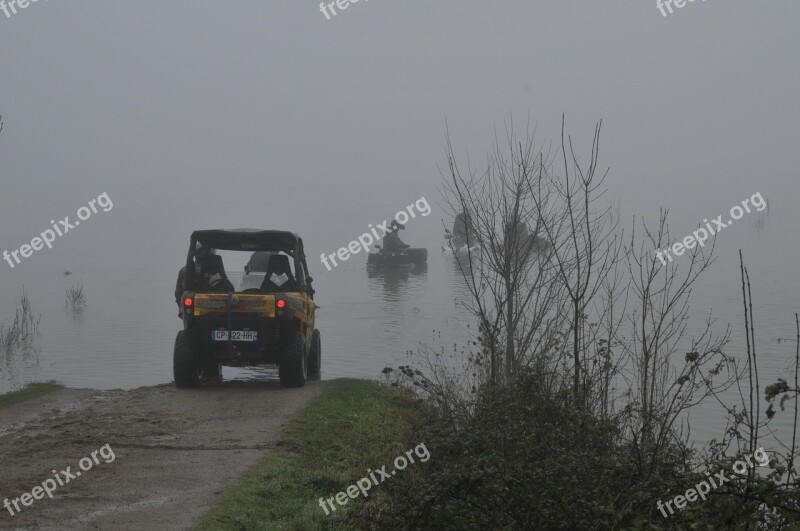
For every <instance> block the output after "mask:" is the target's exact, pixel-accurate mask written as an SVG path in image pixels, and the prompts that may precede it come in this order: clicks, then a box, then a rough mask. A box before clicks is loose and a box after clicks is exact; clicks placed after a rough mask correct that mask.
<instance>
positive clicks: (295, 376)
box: [278, 332, 308, 387]
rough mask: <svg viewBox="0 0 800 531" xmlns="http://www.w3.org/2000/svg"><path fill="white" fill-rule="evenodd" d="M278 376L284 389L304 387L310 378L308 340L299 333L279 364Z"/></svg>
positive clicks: (288, 346)
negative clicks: (307, 353)
mask: <svg viewBox="0 0 800 531" xmlns="http://www.w3.org/2000/svg"><path fill="white" fill-rule="evenodd" d="M278 376H280V379H281V385H282V386H283V387H303V386H304V385H305V384H306V378H307V377H308V364H307V359H306V339H305V337H303V333H302V332H297V335H296V336H295V339H294V340H293V341H292V342H291V343H290V344H289V345H287V346H286V348H285V349H284V351H283V353H282V354H281V360H280V363H279V364H278Z"/></svg>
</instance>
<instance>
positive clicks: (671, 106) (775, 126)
mask: <svg viewBox="0 0 800 531" xmlns="http://www.w3.org/2000/svg"><path fill="white" fill-rule="evenodd" d="M798 20H800V4H798V3H797V2H790V1H788V0H782V1H776V0H773V1H771V2H756V1H743V0H733V1H732V0H725V1H724V2H723V1H722V0H708V1H706V2H699V1H698V2H694V3H693V4H687V6H686V7H684V8H682V9H679V10H677V11H676V12H675V13H674V14H672V15H670V16H668V17H666V18H665V17H663V16H662V15H661V13H660V12H659V11H658V9H656V7H655V1H654V0H653V1H650V0H640V1H636V2H634V1H632V0H626V1H614V2H612V1H610V0H609V1H596V0H592V1H589V0H582V1H568V0H558V1H556V0H549V1H541V0H540V1H531V0H515V1H507V0H502V1H496V2H478V1H475V0H458V1H455V0H437V1H435V2H433V1H429V2H422V1H419V0H404V1H398V0H393V1H390V0H369V1H366V0H361V2H359V3H357V4H353V5H351V6H350V7H349V8H348V9H347V10H346V11H344V12H341V13H340V14H339V15H337V16H336V17H335V18H333V19H332V20H330V21H328V20H326V19H325V17H324V16H323V15H322V14H321V13H320V12H319V3H318V2H313V1H297V0H295V1H292V2H286V1H283V2H276V1H270V2H255V1H244V0H243V1H239V2H229V3H222V2H208V1H205V0H202V1H197V0H192V1H191V2H190V1H172V2H155V1H137V2H132V1H127V0H125V1H120V0H113V1H108V2H86V1H73V2H58V1H49V2H44V1H40V2H38V3H36V4H30V5H29V6H28V7H27V8H26V9H25V10H21V11H19V13H18V14H16V15H14V16H13V17H12V18H6V17H5V16H4V15H3V14H2V13H0V113H2V114H3V115H4V120H5V130H4V131H3V132H2V134H0V183H2V192H0V226H2V232H0V234H1V235H2V241H0V250H2V249H3V248H5V249H12V248H17V247H19V245H21V244H23V243H26V242H29V241H30V239H31V238H32V237H34V236H35V235H36V234H38V233H40V232H41V231H42V230H44V229H46V228H48V226H49V223H48V221H49V220H50V219H54V218H58V219H60V218H63V216H65V215H70V214H71V215H72V216H73V217H74V213H75V211H76V210H77V209H78V208H79V207H80V206H82V205H84V204H85V203H86V202H88V201H89V200H90V199H92V198H96V197H97V196H98V195H99V194H101V193H103V192H106V193H108V194H109V196H110V197H111V199H112V200H113V202H114V209H113V210H112V211H111V212H108V213H103V214H98V215H97V216H95V217H94V218H92V219H91V220H90V222H87V223H86V224H85V225H83V226H81V227H80V228H78V229H77V230H75V232H74V233H71V234H69V235H66V236H65V238H64V239H63V241H60V242H58V245H57V248H55V249H53V250H47V251H45V252H41V253H37V255H34V259H35V260H34V259H31V263H33V262H34V261H35V262H36V263H37V264H38V266H37V267H47V268H55V267H56V266H57V265H60V264H63V263H67V262H75V261H86V262H91V263H94V262H103V263H106V264H113V265H116V264H118V263H121V262H122V261H123V260H129V259H132V260H134V261H135V262H136V263H139V262H141V263H145V262H147V263H164V264H174V263H176V261H178V262H179V261H180V260H181V259H182V257H183V255H184V254H185V247H186V245H187V242H188V235H189V232H190V231H191V230H193V229H196V228H216V227H226V228H236V227H245V226H247V227H255V228H279V229H288V230H295V231H297V232H300V233H301V234H302V235H303V236H304V238H305V239H306V246H307V247H309V248H311V249H313V251H314V253H315V254H318V253H319V252H322V251H328V252H332V251H334V250H335V249H336V248H338V247H340V246H343V245H346V244H347V242H349V241H350V240H352V239H354V238H355V237H356V236H357V235H358V234H360V233H361V232H363V231H364V230H365V229H366V226H367V224H368V223H375V222H378V221H381V220H383V219H385V218H387V217H388V216H391V215H392V214H393V213H394V212H396V211H397V210H400V209H402V208H404V207H405V206H406V205H409V204H411V202H412V201H415V200H416V199H418V198H419V197H421V196H425V197H426V198H427V199H428V200H429V202H430V203H431V205H432V206H433V209H434V211H433V214H432V215H431V216H429V217H428V218H426V219H425V220H422V221H417V220H414V221H412V222H410V223H409V224H408V230H407V233H406V234H404V238H406V239H407V240H413V241H415V242H416V243H421V244H429V245H441V233H442V230H441V224H440V222H439V221H438V220H439V219H440V218H441V217H443V216H444V215H445V214H444V212H443V211H442V209H441V208H440V207H437V206H436V203H439V204H441V201H440V199H439V184H440V177H439V174H438V173H437V168H436V164H437V162H438V163H439V164H442V162H443V161H444V140H445V138H444V135H445V120H447V123H448V124H449V129H450V132H451V135H452V140H453V143H454V146H455V149H456V151H457V152H460V153H464V154H466V153H467V152H469V156H470V159H471V160H472V161H473V163H475V164H476V165H480V163H481V162H482V161H483V160H484V158H485V154H486V152H487V150H488V148H489V145H490V143H491V141H492V138H493V128H494V127H495V126H498V127H502V125H503V120H504V119H505V118H506V117H507V116H508V115H509V113H510V114H511V115H513V116H514V117H515V119H516V120H518V121H519V122H520V123H522V122H524V120H525V119H526V118H527V117H528V116H530V117H531V119H532V120H533V121H534V122H536V124H537V125H538V132H539V137H540V139H541V140H545V139H546V138H550V139H553V140H557V136H558V135H559V134H560V121H561V114H562V113H565V114H566V115H567V125H568V129H569V132H570V133H571V134H572V135H573V137H574V138H575V141H576V143H577V146H578V150H579V153H581V152H583V153H587V149H588V148H589V142H590V141H591V133H592V129H593V124H594V123H595V121H597V120H599V119H601V118H602V119H603V121H604V128H603V135H602V140H601V159H600V162H601V166H603V167H605V166H610V168H611V172H610V174H609V180H608V187H609V189H610V193H611V194H612V195H613V196H614V197H615V198H618V199H619V201H620V203H621V204H622V205H623V212H624V214H625V215H626V216H628V217H629V216H633V215H640V216H645V217H647V218H649V219H654V218H655V217H656V216H657V213H658V208H659V207H660V206H664V207H669V208H671V209H672V211H673V213H675V214H676V218H675V219H673V232H676V233H678V234H683V233H686V232H687V231H688V229H689V228H690V227H693V226H695V225H696V222H697V221H698V220H699V218H701V217H703V216H709V215H712V214H716V213H717V212H718V211H722V210H723V209H727V208H728V207H729V206H730V205H732V204H736V203H738V202H739V201H741V200H742V199H744V198H745V197H749V196H750V195H751V194H752V193H754V192H756V191H760V192H761V193H762V194H763V195H764V196H765V197H767V198H768V199H769V200H770V201H771V202H772V203H771V205H772V207H773V208H776V209H784V210H787V211H793V210H795V209H796V207H795V205H794V202H795V201H796V200H797V199H798V195H799V194H798V192H800V185H798V174H797V168H798V160H797V159H798V148H797V145H798V140H800V135H799V134H798V129H797V128H798V125H797V124H798V123H800V110H799V108H798V99H797V98H798V96H797V95H798V94H800V68H798V59H797V53H798V51H799V49H800V46H799V45H800V35H798V33H797V31H796V24H797V21H798ZM587 156H588V154H587ZM793 220H794V221H796V220H797V216H796V215H795V216H794V217H793ZM797 232H798V231H797V230H796V227H793V228H791V230H790V229H789V227H786V229H785V234H786V237H787V240H786V242H785V245H787V246H792V245H793V246H795V247H796V245H797V243H798V236H797ZM173 269H174V268H173V267H172V266H170V267H169V268H168V273H167V276H173V275H174V272H173ZM0 271H2V274H1V275H2V276H3V277H6V279H9V278H11V279H13V278H15V277H14V275H16V274H17V273H18V272H17V271H16V270H14V271H12V270H10V269H9V268H8V267H5V268H3V267H2V264H0Z"/></svg>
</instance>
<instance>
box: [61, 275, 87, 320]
mask: <svg viewBox="0 0 800 531" xmlns="http://www.w3.org/2000/svg"><path fill="white" fill-rule="evenodd" d="M64 308H65V309H66V310H68V311H71V312H73V313H77V312H82V311H83V309H84V308H86V295H84V293H83V282H78V283H77V284H73V285H72V286H70V288H69V289H68V290H67V299H66V301H65V302H64Z"/></svg>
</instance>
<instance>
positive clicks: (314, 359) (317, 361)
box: [308, 330, 322, 380]
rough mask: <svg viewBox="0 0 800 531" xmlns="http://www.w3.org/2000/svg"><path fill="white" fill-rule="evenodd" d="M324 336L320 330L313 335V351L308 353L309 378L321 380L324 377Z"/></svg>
mask: <svg viewBox="0 0 800 531" xmlns="http://www.w3.org/2000/svg"><path fill="white" fill-rule="evenodd" d="M321 368H322V338H321V337H320V335H319V330H314V333H313V334H312V335H311V352H309V354H308V379H309V380H319V379H320V378H321V377H322V371H321Z"/></svg>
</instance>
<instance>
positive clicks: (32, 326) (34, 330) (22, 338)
mask: <svg viewBox="0 0 800 531" xmlns="http://www.w3.org/2000/svg"><path fill="white" fill-rule="evenodd" d="M40 321H41V315H39V316H36V315H34V313H33V309H32V308H31V301H30V299H29V298H28V294H27V292H26V291H25V288H24V287H23V288H22V294H21V295H20V301H19V303H18V305H17V309H16V314H15V316H14V320H13V321H11V322H10V323H3V324H0V361H2V362H3V365H6V366H8V365H10V364H11V362H12V360H13V358H14V356H15V355H16V354H18V353H21V354H22V355H23V356H24V357H28V356H30V355H31V354H36V349H35V347H34V340H35V339H36V338H37V336H38V335H39V322H40Z"/></svg>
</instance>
